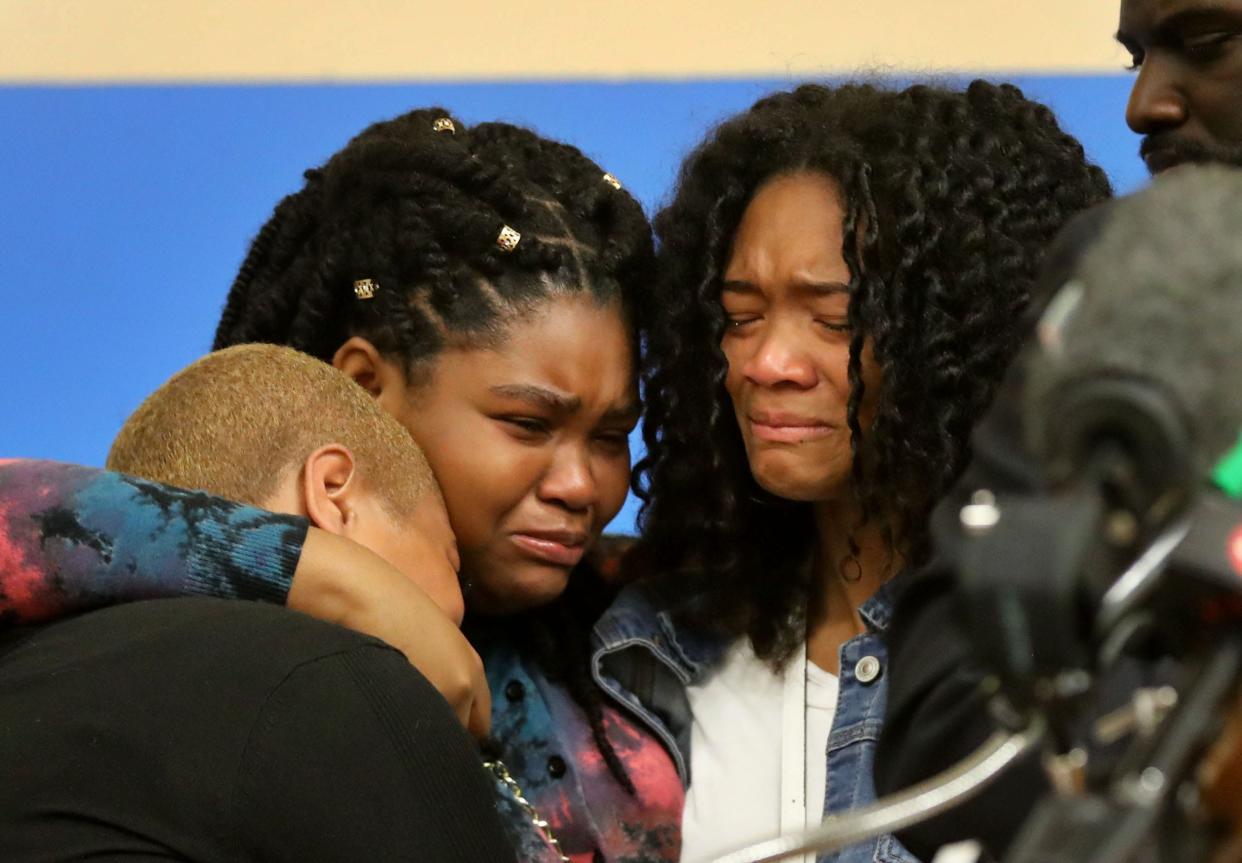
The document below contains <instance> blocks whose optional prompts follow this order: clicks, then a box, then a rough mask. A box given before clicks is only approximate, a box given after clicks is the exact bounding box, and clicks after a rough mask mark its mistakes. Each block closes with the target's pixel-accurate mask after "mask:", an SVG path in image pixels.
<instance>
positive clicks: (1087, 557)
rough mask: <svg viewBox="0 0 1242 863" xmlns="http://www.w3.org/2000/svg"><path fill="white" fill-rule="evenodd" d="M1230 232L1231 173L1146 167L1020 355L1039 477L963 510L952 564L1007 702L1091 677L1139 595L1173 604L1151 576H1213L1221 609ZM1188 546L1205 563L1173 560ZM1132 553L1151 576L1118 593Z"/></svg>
mask: <svg viewBox="0 0 1242 863" xmlns="http://www.w3.org/2000/svg"><path fill="white" fill-rule="evenodd" d="M1240 236H1242V172H1238V171H1234V170H1229V169H1225V168H1219V167H1212V168H1186V169H1182V170H1178V171H1174V172H1171V173H1170V174H1169V175H1166V176H1162V177H1160V178H1158V179H1157V180H1156V181H1155V183H1154V184H1153V186H1152V187H1151V188H1150V189H1148V190H1147V191H1145V192H1144V193H1142V194H1140V195H1138V196H1135V197H1133V198H1130V199H1127V200H1124V201H1121V202H1118V203H1117V204H1115V205H1114V206H1113V207H1112V212H1111V213H1110V218H1109V221H1108V223H1107V224H1106V225H1105V226H1104V228H1103V229H1102V231H1101V232H1100V234H1099V236H1098V237H1097V239H1096V240H1095V242H1094V243H1093V244H1092V245H1091V246H1090V247H1089V248H1088V249H1087V250H1086V251H1085V253H1084V254H1083V255H1082V256H1081V258H1080V260H1079V262H1078V263H1077V266H1076V267H1075V268H1074V270H1073V272H1072V274H1071V276H1070V278H1069V279H1068V281H1067V282H1066V283H1065V284H1064V286H1063V287H1062V288H1061V289H1060V290H1059V291H1058V292H1057V293H1056V294H1055V296H1054V297H1053V299H1052V300H1051V302H1050V303H1049V304H1048V306H1047V308H1046V310H1045V312H1044V314H1043V316H1042V317H1041V318H1040V320H1039V323H1038V325H1037V327H1036V333H1035V335H1036V339H1035V343H1034V344H1033V345H1031V346H1030V347H1029V348H1028V350H1027V352H1026V353H1025V354H1024V355H1023V357H1021V358H1020V360H1019V362H1021V363H1022V364H1023V369H1024V371H1025V375H1026V390H1025V393H1024V394H1023V398H1022V427H1023V433H1024V436H1025V443H1026V446H1027V448H1028V450H1029V451H1030V452H1031V453H1032V454H1033V455H1034V456H1035V459H1036V462H1037V463H1038V464H1039V465H1040V469H1041V471H1042V481H1043V484H1044V488H1042V489H1040V490H1038V492H1037V493H1035V494H1026V495H1021V496H1017V497H1010V498H1008V499H1004V500H1000V501H997V500H994V499H989V498H988V497H987V495H986V494H985V495H984V496H983V498H982V499H981V500H979V501H977V503H976V506H975V507H974V508H972V507H967V509H966V510H964V511H963V526H964V529H965V530H966V532H967V534H968V535H970V536H971V537H972V538H971V540H970V541H969V542H968V543H967V544H966V546H965V548H964V550H963V553H962V560H961V561H960V567H959V575H960V583H961V585H962V588H963V593H964V595H965V597H966V607H967V609H968V614H969V615H970V617H971V618H972V619H973V620H974V621H975V623H976V632H977V635H978V641H979V649H980V655H981V656H987V657H989V658H990V661H991V663H992V665H993V667H994V668H995V669H996V671H997V672H998V674H999V677H1000V679H1001V683H1002V686H1003V688H1004V689H1005V690H1006V692H1007V694H1008V695H1009V696H1010V697H1011V698H1012V699H1013V700H1014V701H1015V702H1016V704H1015V706H1017V707H1019V708H1021V707H1025V706H1029V705H1030V704H1032V703H1034V702H1035V701H1036V700H1038V695H1037V693H1036V689H1038V688H1040V686H1041V684H1040V683H1039V681H1041V680H1042V681H1045V682H1046V681H1047V680H1048V679H1050V678H1052V677H1054V676H1056V675H1057V674H1060V673H1063V672H1074V671H1085V670H1089V668H1090V666H1091V665H1092V663H1093V661H1095V659H1096V658H1097V654H1098V647H1099V644H1100V641H1101V640H1102V639H1103V638H1105V637H1106V636H1107V634H1108V632H1109V631H1111V630H1112V629H1113V628H1115V625H1116V624H1117V622H1118V621H1120V620H1121V619H1122V618H1123V617H1125V614H1123V611H1124V610H1132V608H1133V606H1134V604H1135V602H1136V600H1137V599H1138V598H1139V596H1140V594H1141V597H1142V599H1143V600H1144V601H1150V600H1151V599H1152V598H1153V596H1155V595H1156V593H1159V594H1160V595H1161V596H1162V598H1163V599H1165V600H1173V599H1174V598H1175V594H1176V592H1175V591H1170V590H1166V591H1163V592H1153V590H1152V588H1151V585H1153V584H1154V583H1155V582H1156V580H1157V576H1161V575H1162V576H1164V577H1165V578H1171V577H1173V576H1172V573H1173V572H1174V571H1176V572H1177V573H1179V574H1180V575H1179V576H1178V577H1181V578H1189V577H1190V573H1191V571H1192V569H1193V570H1194V571H1195V572H1197V573H1198V576H1197V578H1198V579H1199V582H1200V583H1203V580H1204V579H1207V580H1208V581H1212V582H1213V583H1214V584H1215V586H1216V589H1215V590H1212V591H1208V592H1207V593H1206V594H1204V595H1203V597H1202V598H1204V599H1205V600H1206V597H1207V596H1208V595H1212V596H1215V597H1216V598H1215V599H1214V600H1213V602H1216V603H1217V604H1216V606H1214V607H1215V611H1214V612H1212V614H1215V615H1216V616H1218V617H1219V616H1220V615H1222V614H1224V615H1225V617H1226V618H1228V613H1227V606H1228V605H1229V604H1230V602H1229V601H1225V600H1221V598H1220V597H1221V596H1222V591H1223V594H1225V595H1227V594H1228V593H1229V592H1230V590H1232V589H1236V588H1242V578H1238V577H1237V571H1238V570H1239V569H1240V568H1242V535H1240V536H1239V537H1238V538H1237V552H1238V554H1239V555H1240V556H1239V558H1238V562H1237V563H1236V564H1232V563H1231V558H1230V556H1229V551H1228V549H1230V548H1232V547H1233V546H1232V543H1233V542H1234V538H1233V531H1234V530H1235V529H1237V528H1238V527H1239V526H1242V508H1240V507H1239V506H1238V505H1237V503H1236V502H1235V501H1234V500H1233V498H1234V497H1236V496H1237V495H1238V494H1239V493H1240V492H1242V481H1239V478H1238V476H1237V475H1238V474H1239V473H1242V470H1239V462H1242V458H1240V457H1239V456H1238V455H1237V453H1238V452H1239V451H1240V450H1239V432H1240V431H1242V242H1239V237H1240ZM1214 483H1215V484H1214ZM1208 510H1210V517H1209V516H1208V514H1207V511H1208ZM1209 524H1211V525H1213V528H1212V531H1209V529H1208V525H1209ZM1192 526H1193V527H1194V531H1193V539H1194V542H1193V543H1192V544H1191V545H1187V544H1186V543H1185V539H1186V537H1187V535H1188V534H1190V533H1191V527H1192ZM1213 531H1214V532H1213ZM1162 539H1163V541H1162ZM1192 546H1193V547H1194V548H1195V549H1197V551H1196V552H1195V554H1197V555H1198V557H1199V558H1200V564H1203V559H1204V556H1205V555H1207V556H1212V555H1214V558H1213V562H1212V564H1211V565H1210V566H1208V565H1197V566H1195V567H1192V566H1190V565H1189V563H1188V562H1187V565H1185V566H1171V564H1172V563H1174V562H1175V561H1174V560H1173V558H1174V557H1176V556H1178V555H1180V556H1181V557H1182V558H1186V557H1187V556H1188V555H1190V554H1191V547H1192ZM1145 554H1146V555H1147V556H1146V558H1144V555H1145ZM1140 560H1142V561H1143V562H1144V570H1143V571H1144V572H1146V577H1145V578H1140V576H1139V575H1138V574H1136V573H1130V574H1129V575H1130V581H1129V582H1127V583H1126V584H1127V585H1129V584H1131V583H1132V582H1137V583H1141V584H1144V585H1147V587H1145V588H1144V589H1143V590H1142V591H1140V592H1139V593H1135V592H1134V591H1133V590H1130V589H1129V588H1127V587H1126V585H1122V586H1121V587H1119V588H1118V587H1116V582H1117V581H1118V577H1119V576H1120V575H1121V574H1122V573H1123V571H1126V570H1127V568H1128V567H1130V566H1132V565H1134V564H1135V563H1136V562H1138V561H1140ZM1209 572H1211V573H1213V575H1212V576H1211V577H1210V578H1209V576H1208V573H1209ZM1106 597H1108V602H1107V603H1105V599H1106ZM1222 602H1224V605H1221V603H1222ZM1183 611H1184V612H1185V613H1187V614H1192V613H1194V614H1200V615H1202V614H1206V613H1207V612H1205V611H1204V609H1201V608H1192V607H1190V606H1186V605H1184V604H1183ZM1204 619H1207V618H1204ZM1167 628H1169V629H1172V628H1173V627H1172V625H1170V626H1169V627H1167ZM1082 681H1083V678H1082V676H1081V675H1079V676H1078V682H1080V683H1081V682H1082ZM1063 682H1065V683H1067V685H1072V683H1073V681H1071V680H1069V679H1068V678H1067V679H1065V680H1064V681H1063ZM1042 686H1043V688H1044V690H1045V691H1047V690H1048V686H1047V685H1046V684H1042ZM1061 694H1062V695H1064V694H1065V693H1064V691H1062V692H1061Z"/></svg>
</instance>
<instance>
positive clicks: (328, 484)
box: [302, 443, 360, 536]
mask: <svg viewBox="0 0 1242 863" xmlns="http://www.w3.org/2000/svg"><path fill="white" fill-rule="evenodd" d="M357 476H358V471H357V469H356V465H355V463H354V454H353V453H351V452H350V451H349V448H348V447H346V446H344V445H342V444H339V443H330V444H325V445H324V446H321V447H320V448H319V449H317V450H315V451H314V452H313V453H311V454H310V455H308V456H307V457H306V461H305V462H303V465H302V496H303V499H304V501H305V503H306V515H307V517H308V518H310V521H311V524H313V525H315V527H317V528H320V529H322V530H326V531H328V532H329V533H334V534H336V535H337V536H344V535H345V534H346V533H348V532H349V531H350V530H351V529H352V528H353V526H354V525H353V522H354V520H355V519H356V518H357V503H358V501H357V497H358V493H359V488H358V487H359V485H360V483H359V482H358V479H357Z"/></svg>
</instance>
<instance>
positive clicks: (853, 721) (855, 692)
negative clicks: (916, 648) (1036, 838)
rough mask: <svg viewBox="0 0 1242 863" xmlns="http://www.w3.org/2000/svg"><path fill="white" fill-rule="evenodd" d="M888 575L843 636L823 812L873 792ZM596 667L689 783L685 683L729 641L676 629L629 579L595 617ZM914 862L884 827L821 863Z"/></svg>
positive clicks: (860, 801) (850, 805)
mask: <svg viewBox="0 0 1242 863" xmlns="http://www.w3.org/2000/svg"><path fill="white" fill-rule="evenodd" d="M892 592H893V585H892V584H891V583H889V584H886V585H884V586H883V587H881V588H880V590H878V591H877V592H876V593H875V594H874V595H873V596H872V597H871V598H870V599H869V600H867V602H866V603H864V604H863V606H862V608H860V609H859V613H860V614H861V616H862V618H863V621H864V622H865V623H866V626H867V631H866V632H865V633H863V634H862V635H858V636H856V637H854V638H852V639H850V640H849V641H847V642H846V643H845V644H843V645H842V646H841V653H840V659H841V672H840V694H839V696H838V701H837V708H836V714H835V716H834V718H833V723H832V730H831V732H830V734H829V737H828V747H827V750H828V751H827V752H826V753H825V757H826V758H827V759H828V774H827V775H828V780H827V782H828V785H827V789H826V793H825V796H824V814H825V815H828V814H835V813H840V812H845V811H848V810H851V809H856V808H858V807H860V806H865V805H866V804H868V803H871V802H872V801H874V800H875V786H874V782H873V779H872V765H873V762H874V759H875V748H876V741H877V740H878V738H879V736H880V726H881V723H882V722H883V718H884V701H885V693H886V691H887V679H886V678H887V675H886V673H885V671H886V668H885V666H886V665H887V661H888V655H887V652H886V650H885V645H884V639H883V634H884V630H885V628H886V627H887V626H888V622H889V617H890V615H891V613H892V600H891V597H892ZM594 636H595V644H594V648H595V651H594V657H593V663H592V670H593V672H594V674H595V679H596V681H597V682H598V683H599V685H600V686H601V687H603V688H604V690H605V691H607V692H608V693H610V694H611V695H612V697H613V698H615V699H616V700H617V702H618V703H619V704H622V705H624V706H625V707H627V708H628V709H629V710H630V712H631V713H632V714H633V715H634V717H635V718H637V719H638V720H639V721H640V722H641V723H642V724H643V725H645V726H646V727H647V728H648V729H650V731H651V733H652V734H654V735H655V736H656V737H658V738H659V739H660V740H661V741H662V742H663V743H664V744H665V746H667V747H668V749H669V752H670V753H671V754H672V756H673V760H674V762H675V763H676V765H677V771H678V774H679V775H680V777H681V781H682V783H683V785H685V786H687V787H688V786H689V784H690V781H691V778H692V777H691V776H690V728H691V724H692V717H691V714H690V703H689V700H688V698H687V695H686V687H687V686H690V685H691V684H694V683H696V682H698V681H700V680H702V679H703V678H704V677H705V676H706V675H707V674H708V673H709V672H710V671H711V670H712V667H713V666H714V665H715V664H716V663H717V662H718V661H720V660H721V659H722V658H723V655H724V652H725V649H726V648H727V647H728V644H729V641H728V640H727V639H722V638H712V637H704V636H702V635H701V634H699V633H693V632H689V631H686V630H685V629H684V628H681V629H679V628H678V627H677V625H676V624H674V622H673V619H672V616H671V615H670V614H669V612H667V611H664V610H660V609H659V608H658V607H657V606H656V605H654V604H653V603H652V601H651V599H650V598H649V596H648V595H647V593H646V592H645V591H644V590H643V589H642V587H641V586H633V587H630V588H627V589H626V590H625V591H624V592H623V593H622V594H621V595H620V596H619V597H618V598H617V600H616V602H614V603H613V605H612V607H611V608H610V609H609V610H608V611H607V612H606V613H605V614H604V616H603V617H602V618H601V619H600V621H599V622H598V623H597V624H596V626H595V633H594ZM871 861H874V863H917V858H916V857H914V856H913V855H912V854H911V853H910V852H909V851H907V850H906V849H905V848H904V847H903V846H902V845H901V843H900V842H898V841H897V839H896V838H894V837H893V836H891V835H885V836H881V837H879V838H877V839H873V840H870V841H867V842H863V843H861V844H859V845H855V846H852V847H850V848H847V849H844V850H843V851H840V852H837V853H835V854H824V855H821V856H820V857H819V859H818V861H817V863H871Z"/></svg>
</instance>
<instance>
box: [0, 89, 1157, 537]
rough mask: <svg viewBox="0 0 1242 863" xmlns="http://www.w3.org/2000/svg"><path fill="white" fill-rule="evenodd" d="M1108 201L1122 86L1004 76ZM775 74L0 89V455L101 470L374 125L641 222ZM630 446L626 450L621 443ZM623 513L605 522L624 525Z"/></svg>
mask: <svg viewBox="0 0 1242 863" xmlns="http://www.w3.org/2000/svg"><path fill="white" fill-rule="evenodd" d="M1014 80H1015V82H1016V83H1018V84H1019V85H1020V86H1022V87H1023V89H1025V90H1026V92H1027V93H1028V94H1029V95H1031V96H1034V97H1036V98H1039V99H1041V100H1043V101H1044V102H1046V103H1048V104H1049V105H1051V106H1052V107H1053V108H1054V109H1055V110H1056V111H1057V113H1058V114H1059V115H1060V117H1061V118H1062V121H1063V123H1064V125H1065V126H1066V128H1068V129H1069V131H1071V132H1072V133H1073V134H1075V135H1077V136H1078V137H1079V138H1080V139H1081V140H1082V141H1083V143H1084V145H1085V146H1086V149H1087V152H1088V154H1089V155H1090V156H1091V157H1092V158H1093V159H1094V160H1095V161H1096V162H1097V163H1098V164H1100V165H1101V166H1102V167H1104V169H1105V170H1107V171H1108V173H1109V175H1110V176H1111V177H1112V179H1113V182H1114V185H1115V187H1116V188H1117V189H1118V191H1122V192H1124V191H1130V190H1132V189H1134V188H1135V187H1136V186H1138V185H1139V184H1141V183H1142V182H1143V181H1144V179H1145V177H1146V172H1145V169H1144V168H1143V166H1142V165H1141V163H1140V162H1139V160H1138V158H1137V156H1136V151H1137V139H1136V138H1135V136H1133V135H1132V134H1130V133H1129V132H1128V131H1127V130H1126V128H1125V125H1124V122H1123V119H1122V115H1123V112H1124V107H1125V102H1126V97H1127V94H1128V91H1129V86H1130V83H1131V80H1130V79H1129V78H1127V77H1125V76H1122V75H1116V76H1112V75H1109V76H1034V77H1030V76H1028V77H1021V78H1016V79H1014ZM788 84H789V82H788V81H780V80H737V81H719V82H710V83H701V82H695V83H686V82H650V83H619V84H601V83H544V84H540V83H521V84H516V83H515V84H461V85H445V84H436V85H406V84H400V85H395V84H394V85H350V86H309V85H288V86H258V85H255V86H168V87H161V86H132V87H61V88H57V87H43V86H35V87H6V88H0V205H2V206H0V292H2V293H3V298H4V302H3V304H2V305H0V368H3V369H4V375H5V380H6V386H5V390H6V393H5V394H6V400H5V402H6V407H5V408H4V410H3V411H2V412H0V456H30V457H43V458H53V459H60V460H65V461H73V462H81V463H85V464H92V465H98V464H101V463H102V462H103V459H104V457H105V455H106V453H107V450H108V446H109V444H110V442H111V440H112V437H113V435H114V434H115V433H116V431H117V429H118V428H119V427H120V425H121V423H122V422H123V421H124V419H125V417H126V416H127V415H128V414H129V412H130V411H132V410H133V409H134V408H135V407H136V406H137V405H138V404H139V402H141V400H142V399H143V397H144V396H145V395H146V394H147V393H148V392H150V391H151V390H152V389H154V388H155V387H156V386H158V385H159V384H160V383H161V382H162V381H163V380H164V379H165V378H167V377H168V376H169V375H170V374H172V373H173V372H174V371H176V370H177V369H178V368H180V367H181V366H183V365H185V364H187V363H189V362H190V361H192V360H193V359H195V358H196V357H198V356H200V355H202V354H203V353H204V352H205V351H206V350H207V349H208V348H209V346H210V342H211V335H212V331H213V330H214V327H215V322H216V317H217V315H218V314H219V311H220V307H221V305H222V303H223V301H224V296H225V293H226V291H227V289H228V285H229V283H230V282H231V280H232V277H233V274H234V272H235V270H236V268H237V266H238V264H239V263H240V261H241V258H242V256H243V254H244V252H245V249H246V245H247V243H248V241H249V239H250V237H251V236H252V235H253V234H254V232H255V231H256V230H257V229H258V227H259V225H261V224H262V223H263V221H264V220H265V219H266V218H267V216H268V215H269V214H270V212H271V210H272V207H273V206H274V205H275V203H276V202H277V201H278V200H279V199H280V198H281V197H282V196H283V195H285V194H288V193H289V192H291V191H293V190H294V189H296V188H298V187H299V185H300V182H301V172H302V170H303V169H305V168H307V167H310V166H312V165H316V164H318V163H320V162H322V161H323V160H324V159H325V158H326V157H327V156H328V155H330V154H331V153H332V152H333V151H334V150H336V149H337V148H338V147H340V146H341V145H342V144H344V143H345V141H346V140H347V139H348V138H349V137H351V136H352V135H353V134H354V133H356V132H358V131H359V130H361V129H362V128H363V127H364V126H365V125H367V124H368V123H370V122H372V121H374V120H377V119H381V118H384V117H389V116H392V115H394V114H398V113H401V112H402V111H404V110H407V109H408V108H411V107H415V106H421V105H430V104H439V105H443V106H445V107H447V108H449V109H450V110H452V111H453V112H454V113H455V114H457V115H458V116H460V117H462V118H463V119H464V120H466V121H467V122H477V121H481V120H486V119H504V120H510V121H513V122H518V123H523V124H528V125H531V126H534V127H535V128H537V129H538V130H540V131H541V132H542V133H544V134H547V135H550V136H553V137H557V138H563V139H565V140H567V141H571V142H573V143H575V144H577V145H578V146H580V147H581V148H582V149H583V150H585V151H586V152H587V153H589V154H590V155H592V156H593V157H595V158H596V159H597V160H598V161H599V162H600V163H601V164H602V165H604V166H605V167H606V168H607V169H608V170H609V171H611V172H612V173H613V174H615V175H617V176H618V177H619V178H621V180H622V181H623V182H624V183H625V184H626V186H627V187H628V188H629V189H630V190H632V191H633V192H634V193H635V194H636V195H637V196H638V197H639V198H640V199H641V200H642V201H643V203H644V204H645V205H646V206H647V207H648V209H649V210H653V209H654V208H656V207H657V206H659V204H660V203H661V202H662V201H663V200H664V196H665V195H666V194H667V193H668V190H669V187H670V185H671V182H672V179H673V177H674V176H675V173H676V168H677V165H678V163H679V161H680V159H681V158H682V156H683V155H684V154H685V153H686V152H687V150H689V148H691V147H692V146H693V145H694V143H695V142H696V141H697V140H698V139H699V138H700V137H702V135H703V134H704V132H705V131H706V129H707V128H708V127H709V126H710V125H711V124H713V123H715V122H717V121H718V120H720V119H722V118H723V117H725V116H727V115H729V114H731V113H733V112H736V111H739V110H741V109H743V108H745V107H746V106H748V105H749V104H750V103H751V102H753V101H754V100H755V99H756V98H757V97H758V96H760V95H761V94H763V93H765V92H767V91H769V90H772V89H776V88H778V87H783V86H788ZM635 446H636V450H635V451H636V452H637V442H636V443H635ZM635 512H636V507H635V502H634V501H633V500H631V501H629V502H628V503H627V505H626V509H625V510H624V511H623V512H622V513H621V515H620V516H619V517H618V519H617V521H616V522H614V524H613V526H612V529H614V530H619V531H631V530H633V520H634V515H635Z"/></svg>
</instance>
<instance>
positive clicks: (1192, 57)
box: [1117, 0, 1242, 174]
mask: <svg viewBox="0 0 1242 863" xmlns="http://www.w3.org/2000/svg"><path fill="white" fill-rule="evenodd" d="M1117 41H1119V42H1120V43H1121V44H1122V45H1123V46H1124V47H1125V49H1126V50H1127V51H1129V52H1130V56H1131V57H1132V58H1133V62H1134V68H1135V70H1136V71H1137V72H1138V78H1137V79H1136V80H1135V82H1134V89H1133V91H1131V93H1130V104H1129V105H1128V106H1127V108H1126V123H1127V124H1128V125H1129V126H1130V128H1131V129H1133V130H1134V131H1135V132H1137V133H1138V134H1140V135H1142V136H1143V144H1142V147H1141V149H1140V155H1141V156H1142V157H1143V160H1144V161H1145V162H1146V163H1147V167H1148V169H1149V170H1150V171H1151V172H1152V173H1153V174H1158V173H1160V172H1161V171H1164V170H1167V169H1169V168H1172V167H1174V166H1176V165H1179V164H1182V163H1185V162H1222V163H1225V164H1231V165H1239V166H1242V0H1121V22H1120V26H1119V27H1118V30H1117Z"/></svg>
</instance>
